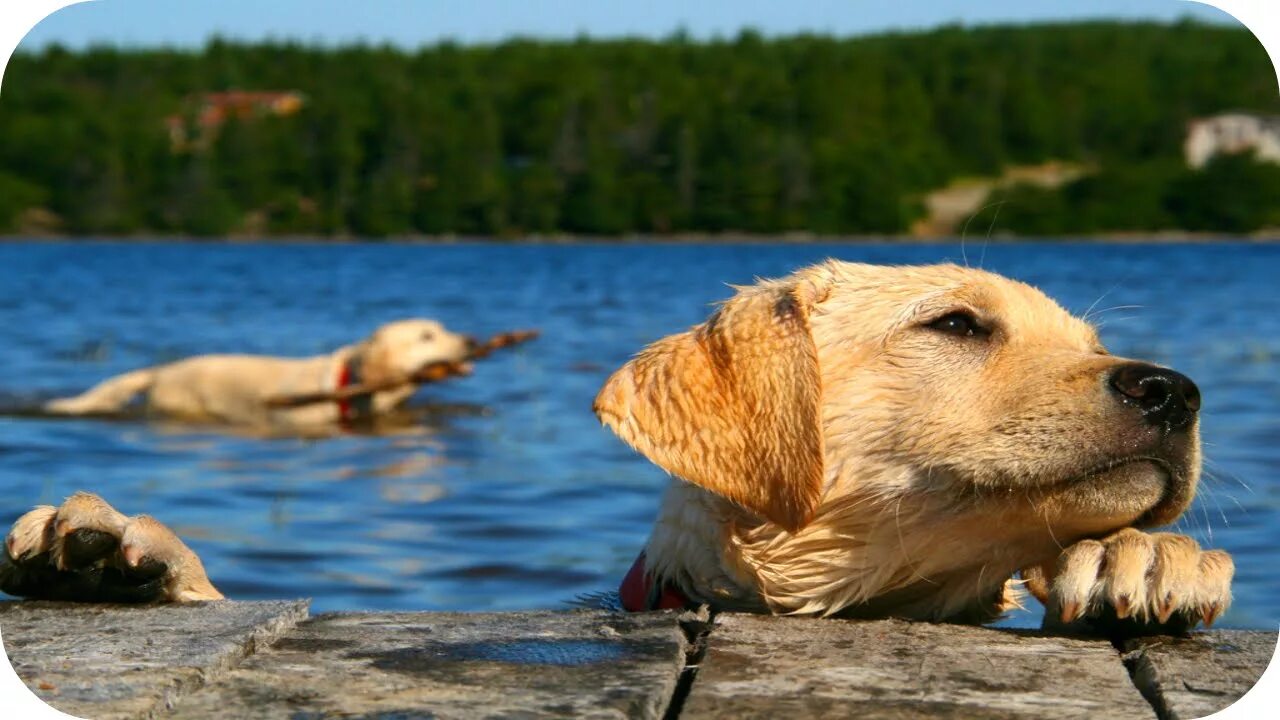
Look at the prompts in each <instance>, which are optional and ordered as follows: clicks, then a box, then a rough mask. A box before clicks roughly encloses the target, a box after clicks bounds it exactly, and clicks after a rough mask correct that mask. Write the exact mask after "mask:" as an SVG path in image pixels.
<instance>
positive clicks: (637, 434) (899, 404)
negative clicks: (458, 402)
mask: <svg viewBox="0 0 1280 720" xmlns="http://www.w3.org/2000/svg"><path fill="white" fill-rule="evenodd" d="M957 309H963V310H966V311H970V312H972V313H973V314H975V315H976V316H978V317H979V318H980V319H982V321H983V322H984V323H986V324H988V325H989V326H990V328H991V330H992V332H991V335H990V337H988V338H958V337H947V336H943V335H941V334H940V333H938V332H937V331H933V330H930V329H928V328H927V327H924V325H925V324H926V323H927V322H928V321H929V320H931V319H934V318H936V317H939V316H941V315H943V314H946V313H948V312H951V311H954V310H957ZM1121 362H1127V361H1125V360H1123V359H1121V358H1116V357H1113V356H1111V355H1109V354H1107V353H1106V351H1105V349H1104V348H1103V347H1102V345H1101V343H1100V342H1099V339H1098V336H1097V334H1096V332H1095V331H1094V329H1093V328H1092V327H1091V326H1089V325H1088V324H1087V323H1085V322H1083V321H1081V320H1079V319H1077V318H1075V317H1073V316H1071V315H1070V314H1069V313H1067V312H1066V311H1065V310H1063V309H1062V308H1061V307H1059V306H1058V305H1057V304H1056V303H1054V302H1053V301H1052V300H1050V299H1049V298H1047V297H1046V296H1044V295H1043V294H1042V293H1040V292H1039V291H1038V290H1036V289H1034V288H1032V287H1030V286H1028V285H1025V284H1022V283H1019V282H1015V281H1012V280H1009V279H1007V278H1003V277H1000V276H998V275H995V274H992V273H988V272H983V271H980V270H973V269H968V268H961V267H957V266H954V265H940V266H926V267H882V266H872V265H858V264H850V263H841V262H834V261H833V262H827V263H824V264H821V265H817V266H814V267H811V268H807V269H805V270H802V271H800V272H797V273H796V274H794V275H792V276H791V277H788V278H785V279H782V280H774V281H762V282H760V283H758V284H756V285H753V286H749V287H745V288H739V289H738V292H737V294H736V295H735V296H734V297H733V298H731V299H730V300H728V301H727V302H725V303H724V304H723V305H722V306H721V307H720V308H719V309H718V310H717V311H716V312H715V313H714V314H713V315H712V316H711V317H710V318H709V319H708V320H707V322H705V323H703V324H702V325H699V326H696V327H695V328H693V329H691V330H689V331H687V332H684V333H680V334H677V335H673V336H671V337H668V338H664V339H662V340H659V341H658V342H656V343H654V344H653V345H651V346H650V347H648V348H646V349H645V350H644V351H642V352H641V353H640V354H639V355H637V356H636V358H634V359H633V360H632V361H630V362H629V363H627V365H625V366H624V367H623V368H622V369H620V370H619V371H618V372H617V373H615V374H614V375H613V376H612V377H611V378H610V379H609V380H608V381H607V382H606V383H605V385H604V387H603V388H602V390H601V391H600V393H599V395H598V397H597V399H596V402H595V410H596V413H597V414H598V416H599V417H600V419H601V420H602V421H603V422H604V423H605V425H607V426H608V427H610V428H611V429H613V430H614V431H615V432H616V433H617V434H618V435H619V436H620V437H621V438H622V439H623V440H625V441H626V442H627V443H629V444H630V445H632V446H633V447H634V448H635V449H637V450H638V451H639V452H641V453H642V454H644V455H645V456H646V457H648V458H649V459H650V460H651V461H653V462H654V463H655V464H657V465H659V466H660V467H662V468H663V469H665V470H667V471H668V472H669V473H671V474H672V475H673V476H674V479H673V481H672V484H671V487H670V488H669V489H668V491H667V494H666V496H665V497H664V499H663V502H662V505H661V508H660V511H659V516H658V519H657V522H656V524H655V527H654V530H653V532H652V534H651V536H650V539H649V541H648V544H647V547H646V550H645V554H646V557H647V563H648V565H647V567H648V569H649V571H650V573H651V574H653V575H654V576H655V577H656V578H657V579H658V580H659V581H661V582H667V583H671V584H674V585H676V586H678V587H679V588H680V589H681V590H682V591H683V592H684V593H685V594H686V595H687V596H688V597H690V598H693V599H695V600H698V601H702V602H709V603H711V604H713V605H714V606H717V607H720V608H724V609H738V610H749V611H759V612H775V613H804V614H821V615H830V614H842V615H856V616H868V617H882V616H887V615H894V616H901V617H908V618H918V619H933V620H958V621H967V622H981V621H984V620H989V619H991V618H994V617H996V616H998V615H999V614H1000V613H1001V612H1003V611H1005V610H1007V609H1009V608H1010V607H1012V606H1014V605H1015V604H1017V603H1018V602H1019V598H1018V585H1019V582H1018V581H1017V580H1015V579H1014V578H1013V576H1014V575H1015V573H1017V572H1018V571H1019V570H1022V569H1026V568H1037V569H1043V573H1044V574H1045V575H1046V576H1048V577H1053V576H1054V575H1055V573H1057V564H1058V562H1059V561H1060V559H1061V558H1062V557H1068V556H1070V554H1071V553H1072V544H1073V543H1076V542H1078V541H1081V540H1084V539H1087V538H1106V537H1108V536H1110V535H1111V534H1113V533H1115V532H1116V531H1119V530H1121V529H1123V528H1129V527H1148V526H1154V525H1160V524H1164V523H1168V522H1170V521H1172V520H1173V519H1174V518H1176V517H1177V516H1178V515H1179V514H1180V513H1181V512H1182V511H1183V510H1184V509H1185V508H1186V507H1187V505H1188V504H1189V503H1190V501H1191V499H1192V497H1193V495H1194V492H1195V486H1196V482H1197V479H1198V476H1199V464H1200V458H1199V442H1198V438H1197V436H1196V429H1195V427H1194V425H1193V426H1192V427H1191V428H1190V430H1189V431H1187V432H1183V433H1176V434H1174V435H1171V436H1169V437H1156V436H1155V435H1154V434H1153V433H1152V431H1151V430H1150V429H1149V428H1148V427H1147V426H1146V425H1144V423H1143V422H1142V420H1141V418H1140V417H1138V416H1137V414H1136V413H1135V412H1134V411H1133V410H1132V408H1128V407H1125V406H1124V405H1123V404H1122V403H1119V402H1116V401H1115V399H1114V398H1113V397H1111V394H1110V391H1109V389H1108V388H1107V382H1106V380H1105V378H1106V377H1107V374H1108V372H1109V371H1110V370H1111V369H1113V368H1114V367H1116V366H1117V365H1118V364H1120V363H1121ZM1188 540H1189V539H1188ZM1064 548H1065V550H1064ZM1195 550H1196V553H1195V555H1194V556H1190V557H1188V558H1187V559H1186V560H1185V561H1181V560H1180V561H1179V562H1184V564H1186V563H1191V564H1193V565H1194V564H1195V563H1196V562H1198V557H1199V548H1198V546H1197V547H1196V548H1195ZM1206 554H1207V553H1206ZM1220 555H1221V557H1223V558H1226V556H1225V554H1220ZM1213 557H1214V558H1215V561H1216V559H1217V557H1218V556H1217V555H1215V556H1213ZM1229 563H1230V560H1229V558H1226V564H1225V565H1224V569H1221V570H1217V571H1210V572H1208V573H1206V574H1204V575H1203V576H1201V575H1196V574H1194V573H1184V581H1185V583H1186V584H1188V585H1192V586H1197V587H1202V589H1203V592H1202V593H1201V594H1202V595H1203V596H1205V597H1211V598H1212V602H1214V603H1217V605H1216V606H1215V607H1219V608H1224V607H1225V604H1226V603H1229V601H1230V593H1229V589H1226V587H1227V586H1229V580H1230V569H1229ZM1210 564H1213V563H1210ZM1148 566H1150V562H1149V561H1148ZM1148 566H1142V567H1138V566H1137V565H1135V567H1138V569H1137V570H1134V571H1133V572H1135V573H1137V574H1138V577H1139V578H1141V577H1143V572H1145V570H1146V568H1147V567H1148ZM1093 570H1094V571H1095V573H1094V576H1093V579H1092V582H1093V584H1092V585H1088V586H1085V587H1079V588H1075V589H1074V590H1072V592H1075V593H1076V594H1077V595H1081V594H1082V595H1083V596H1084V599H1083V600H1080V603H1083V606H1082V607H1080V608H1077V610H1078V611H1079V612H1084V611H1085V610H1095V611H1096V610H1098V609H1099V608H1101V606H1102V605H1103V604H1105V603H1104V602H1103V601H1104V600H1106V597H1107V596H1106V593H1107V587H1108V578H1107V577H1106V574H1105V573H1103V572H1100V571H1099V570H1098V567H1097V566H1096V565H1095V566H1093ZM1037 572H1040V570H1037ZM1131 574H1132V573H1131ZM1224 578H1225V581H1226V584H1225V585H1224V584H1223V579H1224ZM1114 584H1116V585H1117V586H1119V584H1120V583H1119V581H1116V582H1115V583H1114ZM1098 588H1101V589H1098ZM1032 589H1033V591H1035V594H1036V595H1037V596H1038V597H1040V598H1041V599H1043V600H1045V601H1046V602H1051V598H1050V581H1048V580H1046V581H1045V582H1043V583H1040V584H1038V585H1035V586H1034V587H1033V588H1032ZM1064 592H1065V591H1064ZM1192 594H1194V593H1192ZM1059 604H1060V605H1062V603H1059ZM1077 604H1079V603H1077ZM1065 606H1066V607H1071V603H1070V602H1066V603H1065ZM1155 608H1156V604H1150V605H1148V606H1144V607H1143V608H1136V607H1135V608H1134V610H1133V612H1148V611H1150V612H1151V613H1152V614H1154V613H1155V612H1156V610H1155ZM1126 611H1127V608H1126ZM1219 611H1220V610H1219ZM1073 612H1074V610H1073ZM1204 617H1205V619H1206V620H1212V617H1213V613H1207V614H1205V615H1204ZM1069 619H1074V618H1069Z"/></svg>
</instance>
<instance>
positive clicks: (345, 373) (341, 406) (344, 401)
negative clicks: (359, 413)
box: [334, 362, 352, 422]
mask: <svg viewBox="0 0 1280 720" xmlns="http://www.w3.org/2000/svg"><path fill="white" fill-rule="evenodd" d="M350 384H351V365H350V364H349V363H346V362H343V363H342V369H341V370H339V371H338V386H337V387H336V388H334V389H335V390H341V389H342V388H344V387H346V386H348V385H350ZM351 417H352V412H351V398H340V399H339V400H338V420H340V421H342V422H348V421H350V420H351Z"/></svg>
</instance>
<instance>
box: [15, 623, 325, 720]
mask: <svg viewBox="0 0 1280 720" xmlns="http://www.w3.org/2000/svg"><path fill="white" fill-rule="evenodd" d="M306 615H307V602H305V601H292V602H288V601H286V602H216V603H199V604H194V605H151V606H136V605H133V606H130V605H83V604H75V603H51V602H0V636H2V637H3V640H4V648H5V652H6V653H7V654H8V656H9V661H10V662H11V663H12V664H13V668H14V670H15V671H17V673H18V677H20V678H22V680H23V681H24V682H25V683H26V684H27V686H28V687H30V688H31V689H32V691H34V692H35V693H36V695H38V696H39V697H40V698H41V699H42V700H44V701H45V702H47V703H49V704H50V705H52V706H53V707H55V708H57V709H58V710H61V711H63V712H66V713H69V714H71V715H75V716H77V717H84V718H94V719H95V720H97V719H99V718H101V719H104V720H107V719H111V718H147V717H154V716H156V715H157V714H163V713H164V711H165V710H166V709H167V708H168V707H169V706H171V705H172V704H173V703H174V702H175V700H176V699H177V698H178V697H180V696H181V695H182V694H184V693H187V692H191V691H192V690H194V689H196V688H199V687H200V686H202V685H203V684H204V683H206V682H208V681H210V680H211V679H213V678H216V677H217V676H218V675H219V674H221V673H223V672H225V671H226V670H227V669H228V668H230V667H231V666H232V665H234V664H235V663H237V662H239V661H240V660H241V659H242V658H244V657H245V656H246V655H249V654H251V653H253V652H254V650H255V648H257V647H258V646H259V645H262V644H265V643H269V642H271V641H273V640H275V639H276V638H277V637H279V636H280V635H281V634H282V633H284V632H285V631H287V630H288V629H289V628H291V627H293V625H294V624H296V623H297V622H298V621H299V620H301V619H302V618H304V617H306Z"/></svg>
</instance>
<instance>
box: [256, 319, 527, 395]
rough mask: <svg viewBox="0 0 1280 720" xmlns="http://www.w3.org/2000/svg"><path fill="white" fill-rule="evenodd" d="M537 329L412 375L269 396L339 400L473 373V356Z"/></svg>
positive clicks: (484, 345) (504, 337)
mask: <svg viewBox="0 0 1280 720" xmlns="http://www.w3.org/2000/svg"><path fill="white" fill-rule="evenodd" d="M538 334H539V333H538V331H537V330H513V331H511V332H504V333H499V334H497V335H494V336H493V337H491V338H489V339H488V340H487V341H486V342H484V343H481V344H479V345H477V346H475V347H474V348H472V349H471V352H470V353H468V354H467V359H466V360H442V361H440V362H433V363H430V364H428V365H424V366H423V367H421V368H419V369H418V371H417V372H415V373H413V374H412V375H406V376H403V377H398V378H391V379H389V380H384V381H382V382H379V383H356V384H354V385H347V386H345V387H340V388H336V389H334V390H325V391H321V392H314V393H303V394H299V395H276V396H274V397H269V398H267V400H266V405H267V407H269V408H294V407H302V406H303V405H314V404H316V403H322V402H338V401H339V400H349V399H351V398H353V397H359V396H361V395H370V394H373V393H376V392H382V391H383V390H394V389H396V388H399V387H403V386H405V385H409V384H414V385H422V384H425V383H433V382H440V381H441V380H447V379H449V378H451V377H459V376H463V375H470V374H471V367H470V366H469V365H468V364H467V363H468V361H470V360H478V359H480V358H485V357H488V356H489V355H490V354H492V353H493V351H494V350H501V349H502V348H507V347H511V346H512V345H519V344H520V343H523V342H528V341H530V340H532V339H534V338H536V337H538Z"/></svg>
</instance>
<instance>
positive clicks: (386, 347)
mask: <svg viewBox="0 0 1280 720" xmlns="http://www.w3.org/2000/svg"><path fill="white" fill-rule="evenodd" d="M474 347H475V341H474V340H472V339H471V338H469V337H467V336H465V335H459V334H457V333H454V332H450V331H449V330H446V329H445V327H444V326H443V325H441V324H440V323H438V322H436V321H435V320H425V319H418V318H413V319H408V320H397V321H395V322H390V323H387V324H386V325H383V326H381V327H379V328H378V329H377V330H375V331H374V333H373V334H372V335H370V336H369V337H368V338H366V339H365V340H364V341H363V342H361V343H360V345H359V346H358V347H357V353H358V356H359V357H360V362H361V372H362V374H363V376H364V377H365V378H366V380H370V381H372V380H380V379H386V378H397V377H404V376H407V375H411V374H413V373H415V372H417V371H418V370H420V369H422V368H423V367H424V366H427V365H430V364H432V363H436V362H446V361H448V362H460V361H463V360H466V359H467V357H468V355H469V354H470V352H471V350H472V348H474Z"/></svg>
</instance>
